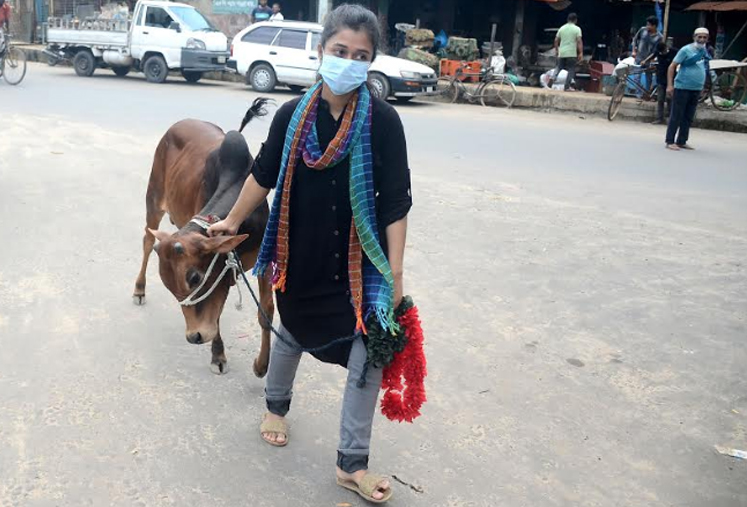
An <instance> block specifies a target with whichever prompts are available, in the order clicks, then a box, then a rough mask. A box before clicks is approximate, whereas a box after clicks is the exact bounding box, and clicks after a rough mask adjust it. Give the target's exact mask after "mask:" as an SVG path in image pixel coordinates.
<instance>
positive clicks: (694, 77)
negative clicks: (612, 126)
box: [666, 28, 710, 151]
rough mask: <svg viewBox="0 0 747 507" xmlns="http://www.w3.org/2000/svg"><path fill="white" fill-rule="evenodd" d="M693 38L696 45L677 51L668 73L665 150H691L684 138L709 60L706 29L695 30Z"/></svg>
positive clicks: (686, 137)
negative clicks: (668, 101) (668, 110)
mask: <svg viewBox="0 0 747 507" xmlns="http://www.w3.org/2000/svg"><path fill="white" fill-rule="evenodd" d="M693 36H694V39H695V42H693V43H692V44H688V45H687V46H685V47H683V48H682V49H680V50H679V51H678V52H677V55H676V56H675V57H674V60H672V63H671V65H669V70H668V71H667V95H669V96H671V97H672V112H671V114H670V115H669V125H668V126H667V138H666V143H667V149H669V150H674V151H679V150H681V149H684V150H692V149H693V147H692V146H690V145H689V144H687V139H688V137H689V135H690V125H692V123H693V119H694V118H695V109H696V108H697V107H698V98H699V97H700V93H701V92H702V91H703V86H704V85H705V80H706V69H707V68H708V66H707V62H708V59H709V58H710V56H709V55H708V51H706V44H707V43H708V36H709V33H708V29H707V28H698V29H696V30H695V33H694V34H693ZM678 65H679V67H680V69H679V71H677V66H678ZM675 71H677V77H676V78H675V77H674V73H675ZM675 135H677V141H676V143H675Z"/></svg>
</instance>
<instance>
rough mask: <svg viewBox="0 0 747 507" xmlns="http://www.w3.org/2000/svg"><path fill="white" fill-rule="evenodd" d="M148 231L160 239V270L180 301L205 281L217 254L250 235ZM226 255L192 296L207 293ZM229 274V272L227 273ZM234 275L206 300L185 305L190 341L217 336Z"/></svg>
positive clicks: (217, 262)
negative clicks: (208, 235) (214, 235)
mask: <svg viewBox="0 0 747 507" xmlns="http://www.w3.org/2000/svg"><path fill="white" fill-rule="evenodd" d="M148 231H149V232H150V233H151V234H153V236H155V238H156V239H157V240H158V243H156V246H155V250H156V252H157V253H158V261H159V262H158V271H159V273H160V275H161V280H162V281H163V284H164V285H165V286H166V288H167V289H169V291H171V293H172V294H173V295H174V297H176V299H177V300H178V301H180V302H181V301H184V300H185V299H186V298H187V297H189V295H190V294H192V293H193V292H194V291H195V289H197V288H198V287H199V286H200V284H201V283H202V281H203V279H204V278H205V276H206V275H207V271H208V268H209V266H210V263H211V261H212V260H213V258H214V257H215V254H228V252H230V251H231V250H233V249H234V248H236V247H237V246H238V245H239V244H240V243H241V242H242V241H244V240H245V239H246V238H247V237H248V235H247V234H240V235H238V236H216V237H212V238H209V237H207V236H204V235H203V234H200V233H197V232H186V233H183V232H176V233H174V234H169V233H167V232H163V231H154V230H152V229H148ZM225 259H226V257H225V255H222V256H221V257H219V258H218V260H217V261H216V263H215V266H214V267H213V270H212V272H211V273H210V276H209V278H208V280H207V281H206V282H205V284H204V285H203V287H202V289H201V290H200V291H199V293H197V294H195V297H194V298H193V299H196V298H197V297H199V296H201V295H203V294H205V293H206V292H207V291H208V290H209V289H210V287H212V285H213V283H214V282H215V280H216V279H217V278H218V276H219V275H220V273H221V271H223V267H224V266H225ZM228 274H229V275H230V272H229V273H228ZM232 281H233V279H232V277H231V276H228V275H227V276H225V277H224V278H223V280H221V282H220V283H219V284H218V286H217V287H216V288H215V290H214V291H213V292H212V293H211V294H210V296H208V297H207V298H206V299H205V300H204V301H202V302H200V303H197V304H196V305H194V306H182V313H183V314H184V320H185V323H186V325H187V333H186V335H187V341H188V342H189V343H208V342H210V341H212V340H213V339H214V338H215V337H216V336H218V321H219V320H220V314H221V312H222V311H223V305H224V304H225V302H226V297H227V296H228V290H229V288H230V286H231V283H232Z"/></svg>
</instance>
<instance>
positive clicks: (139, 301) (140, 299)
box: [132, 294, 145, 306]
mask: <svg viewBox="0 0 747 507" xmlns="http://www.w3.org/2000/svg"><path fill="white" fill-rule="evenodd" d="M132 302H133V303H135V305H136V306H143V305H144V304H145V294H140V295H138V294H133V296H132Z"/></svg>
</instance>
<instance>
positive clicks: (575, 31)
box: [549, 13, 584, 91]
mask: <svg viewBox="0 0 747 507" xmlns="http://www.w3.org/2000/svg"><path fill="white" fill-rule="evenodd" d="M577 23H578V16H576V14H574V13H571V14H569V15H568V23H566V24H565V25H563V26H561V27H560V29H559V30H558V34H557V35H556V36H555V44H554V48H555V52H556V54H557V55H558V66H557V67H555V77H553V78H551V79H550V83H549V85H550V88H552V83H553V81H555V79H556V78H557V77H558V75H559V74H560V71H561V70H563V69H565V70H567V71H568V77H567V78H566V80H565V87H564V89H565V91H568V90H571V91H575V90H574V89H573V88H572V87H571V83H572V82H573V78H574V77H576V63H581V61H582V60H583V58H584V44H583V41H582V40H581V29H580V28H579V27H578V25H577Z"/></svg>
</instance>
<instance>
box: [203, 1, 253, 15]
mask: <svg viewBox="0 0 747 507" xmlns="http://www.w3.org/2000/svg"><path fill="white" fill-rule="evenodd" d="M256 6H257V0H213V14H251V13H252V10H254V8H255V7H256Z"/></svg>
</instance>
